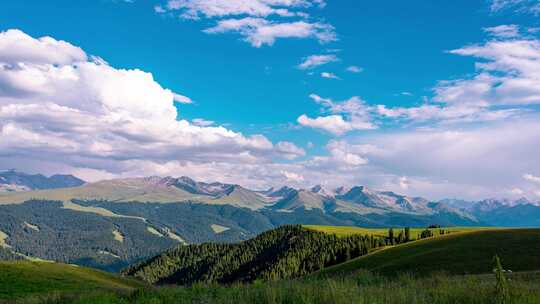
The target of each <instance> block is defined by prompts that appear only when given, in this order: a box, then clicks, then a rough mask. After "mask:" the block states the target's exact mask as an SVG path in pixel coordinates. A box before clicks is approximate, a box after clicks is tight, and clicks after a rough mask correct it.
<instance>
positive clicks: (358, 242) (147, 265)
mask: <svg viewBox="0 0 540 304" xmlns="http://www.w3.org/2000/svg"><path fill="white" fill-rule="evenodd" d="M380 245H382V240H381V239H379V238H374V237H368V236H361V235H354V236H349V237H341V238H340V237H337V236H335V235H329V234H326V233H321V232H315V231H312V230H309V229H305V228H303V227H301V226H283V227H280V228H277V229H275V230H271V231H268V232H265V233H263V234H261V235H259V236H258V237H256V238H254V239H251V240H249V241H245V242H242V243H238V244H210V243H207V244H201V245H192V246H182V247H177V248H175V249H171V250H169V251H167V252H165V253H163V254H162V255H159V256H156V257H154V258H152V259H150V260H148V261H145V262H143V263H140V264H138V265H134V266H132V267H129V268H127V269H125V270H124V271H123V274H125V275H129V276H133V277H136V278H139V279H142V280H144V281H146V282H149V283H152V284H181V285H190V284H193V283H197V282H205V283H232V282H251V281H254V280H257V279H266V280H275V279H287V278H294V277H299V276H302V275H306V274H309V273H312V272H313V271H316V270H319V269H322V268H324V267H328V266H331V265H335V264H339V263H342V262H344V261H347V260H349V259H351V258H353V257H358V256H361V255H364V254H366V253H367V252H368V251H369V250H370V249H372V248H375V247H378V246H380Z"/></svg>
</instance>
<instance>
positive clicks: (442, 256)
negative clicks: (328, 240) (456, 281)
mask: <svg viewBox="0 0 540 304" xmlns="http://www.w3.org/2000/svg"><path fill="white" fill-rule="evenodd" d="M494 255H499V256H500V257H501V260H502V262H503V265H504V266H505V268H506V269H510V270H512V271H533V270H540V229H523V230H522V229H498V230H481V231H473V232H465V233H455V234H449V235H445V236H442V237H438V238H432V239H426V240H421V241H416V242H411V243H407V244H403V245H399V246H396V247H392V248H387V249H384V250H381V251H378V252H375V253H373V254H370V255H367V256H363V257H360V258H357V259H354V260H351V261H349V262H347V263H344V264H341V265H337V266H335V267H331V268H328V269H325V270H323V271H322V272H320V275H329V276H332V275H342V274H347V273H352V272H355V271H358V270H360V269H365V270H369V271H373V272H377V273H381V274H388V275H395V274H397V273H400V272H411V273H414V274H427V273H430V272H437V271H445V272H449V273H452V274H480V273H490V272H491V271H492V268H491V267H492V260H493V256H494Z"/></svg>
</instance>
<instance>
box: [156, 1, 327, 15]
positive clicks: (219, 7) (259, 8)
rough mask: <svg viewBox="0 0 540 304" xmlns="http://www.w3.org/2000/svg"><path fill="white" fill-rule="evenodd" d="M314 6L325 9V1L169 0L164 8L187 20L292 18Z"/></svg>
mask: <svg viewBox="0 0 540 304" xmlns="http://www.w3.org/2000/svg"><path fill="white" fill-rule="evenodd" d="M312 6H319V7H324V2H323V1H310V0H250V1H245V0H212V1H208V0H169V1H167V3H166V5H164V6H162V8H163V9H164V10H167V11H179V12H180V17H182V18H186V19H199V18H201V17H205V18H216V17H230V16H243V15H247V16H253V17H267V16H269V15H278V16H285V17H290V16H294V15H295V14H296V13H295V12H293V11H291V9H292V10H295V9H305V8H309V7H312Z"/></svg>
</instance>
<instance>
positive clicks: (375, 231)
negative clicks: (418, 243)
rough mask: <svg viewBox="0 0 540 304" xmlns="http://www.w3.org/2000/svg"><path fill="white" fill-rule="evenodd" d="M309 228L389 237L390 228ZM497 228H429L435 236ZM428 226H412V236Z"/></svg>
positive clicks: (396, 230) (416, 237)
mask: <svg viewBox="0 0 540 304" xmlns="http://www.w3.org/2000/svg"><path fill="white" fill-rule="evenodd" d="M304 227H306V228H308V229H312V230H315V231H320V232H325V233H331V234H336V235H338V236H349V235H354V234H361V235H373V236H377V237H387V236H388V229H389V228H363V227H347V226H320V225H304ZM493 229H496V228H486V227H442V228H430V229H429V230H430V231H432V232H433V235H434V236H439V235H440V234H441V233H440V232H441V231H445V232H448V233H457V232H472V231H479V230H493ZM400 230H404V229H400V228H394V232H397V233H399V231H400ZM424 230H426V228H410V238H411V239H419V238H420V235H421V234H422V231H424Z"/></svg>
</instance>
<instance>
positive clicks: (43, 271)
mask: <svg viewBox="0 0 540 304" xmlns="http://www.w3.org/2000/svg"><path fill="white" fill-rule="evenodd" d="M141 286H143V285H142V284H141V283H139V282H137V281H134V280H126V279H123V278H120V277H118V276H116V275H113V274H110V273H106V272H102V271H99V270H94V269H89V268H85V267H77V266H73V265H66V264H60V263H49V262H29V261H16V262H2V261H0V303H2V301H6V300H9V299H18V298H21V297H28V296H32V295H39V294H43V293H51V292H55V293H59V294H60V293H83V292H89V293H92V292H101V291H104V290H105V291H107V290H108V291H114V292H121V293H130V292H132V291H134V290H135V289H136V288H139V287H141Z"/></svg>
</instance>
